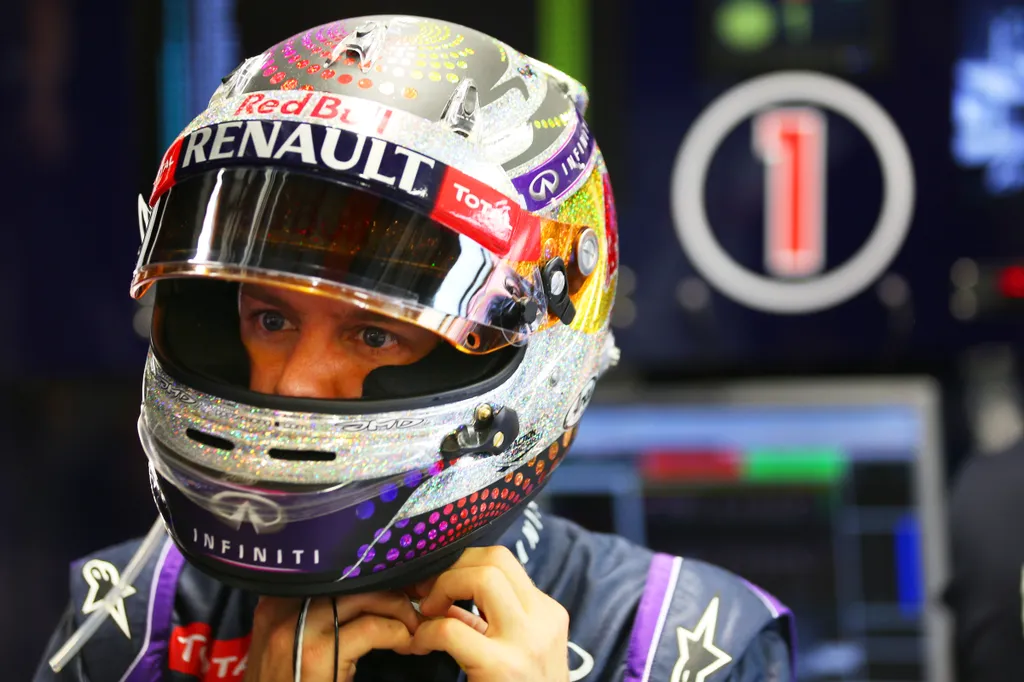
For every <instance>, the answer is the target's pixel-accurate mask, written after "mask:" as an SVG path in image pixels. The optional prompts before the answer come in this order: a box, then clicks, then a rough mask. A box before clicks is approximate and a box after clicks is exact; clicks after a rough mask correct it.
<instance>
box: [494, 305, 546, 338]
mask: <svg viewBox="0 0 1024 682" xmlns="http://www.w3.org/2000/svg"><path fill="white" fill-rule="evenodd" d="M539 310H540V308H539V306H538V305H537V302H536V301H534V300H533V299H532V298H526V297H523V298H507V299H505V300H504V301H502V302H501V303H500V304H499V308H498V310H497V314H496V315H495V323H496V324H497V325H498V326H499V327H501V328H502V329H508V330H517V331H518V330H521V329H523V328H524V327H529V326H530V325H531V324H533V323H534V322H535V321H536V320H537V313H538V312H539Z"/></svg>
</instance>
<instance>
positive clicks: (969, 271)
mask: <svg viewBox="0 0 1024 682" xmlns="http://www.w3.org/2000/svg"><path fill="white" fill-rule="evenodd" d="M949 279H950V281H951V282H953V286H955V287H956V288H958V289H973V288H974V287H976V286H977V285H978V264H977V263H975V262H974V261H973V260H971V259H970V258H961V259H959V260H958V261H956V262H955V263H953V267H952V268H950V269H949Z"/></svg>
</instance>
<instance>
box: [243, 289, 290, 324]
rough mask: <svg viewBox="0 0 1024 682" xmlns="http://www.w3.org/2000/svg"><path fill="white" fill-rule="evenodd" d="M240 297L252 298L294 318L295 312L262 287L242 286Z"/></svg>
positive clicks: (282, 300) (286, 303)
mask: <svg viewBox="0 0 1024 682" xmlns="http://www.w3.org/2000/svg"><path fill="white" fill-rule="evenodd" d="M241 295H242V296H247V297H249V298H254V299H256V300H257V301H260V302H261V303H266V304H267V305H270V306H274V307H275V308H280V309H281V310H282V311H283V312H284V313H285V314H287V315H291V316H292V317H295V316H296V314H297V311H296V310H295V308H293V307H292V306H291V305H290V304H289V303H288V302H287V301H285V300H284V299H283V298H280V297H278V296H275V295H274V294H273V293H271V292H270V291H269V290H267V289H266V288H264V287H254V286H243V287H242V289H241Z"/></svg>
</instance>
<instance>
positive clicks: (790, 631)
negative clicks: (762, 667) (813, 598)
mask: <svg viewBox="0 0 1024 682" xmlns="http://www.w3.org/2000/svg"><path fill="white" fill-rule="evenodd" d="M743 582H744V583H745V584H746V586H747V587H748V588H750V591H751V592H753V593H754V594H756V595H757V596H758V597H759V598H760V599H761V601H762V602H764V605H765V606H767V607H768V609H769V610H770V611H771V612H772V615H774V616H775V617H776V618H785V619H786V623H787V626H788V627H787V630H786V635H787V638H788V640H789V670H790V674H791V675H792V678H793V679H794V680H795V679H796V618H794V616H793V612H792V611H790V610H789V607H788V606H786V605H785V604H783V603H782V602H780V601H779V600H778V599H776V598H775V595H773V594H771V593H770V592H766V591H765V590H763V589H762V588H760V587H758V586H757V585H755V584H754V583H752V582H750V581H747V580H744V581H743Z"/></svg>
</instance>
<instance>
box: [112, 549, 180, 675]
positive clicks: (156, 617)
mask: <svg viewBox="0 0 1024 682" xmlns="http://www.w3.org/2000/svg"><path fill="white" fill-rule="evenodd" d="M165 547H166V548H165V550H164V555H163V556H162V557H161V560H160V561H159V562H158V563H157V566H156V570H155V571H154V575H153V582H152V585H151V588H150V594H149V618H148V622H147V623H146V641H145V642H143V650H142V652H141V653H140V655H139V656H138V657H137V658H136V659H135V661H134V662H133V663H132V667H131V668H129V669H128V672H127V673H125V676H124V677H123V678H121V680H122V682H160V681H161V680H163V679H164V670H165V669H166V668H167V646H168V640H169V639H170V637H171V616H172V615H173V613H174V596H175V594H176V593H177V588H178V577H179V576H180V575H181V569H182V567H183V566H184V565H185V559H184V557H182V556H181V552H179V551H178V548H177V547H176V546H174V544H173V543H172V542H171V541H170V540H168V541H167V545H166V546H165Z"/></svg>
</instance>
